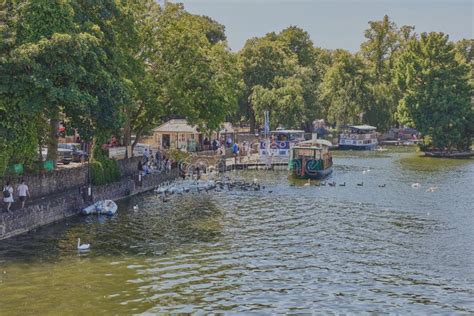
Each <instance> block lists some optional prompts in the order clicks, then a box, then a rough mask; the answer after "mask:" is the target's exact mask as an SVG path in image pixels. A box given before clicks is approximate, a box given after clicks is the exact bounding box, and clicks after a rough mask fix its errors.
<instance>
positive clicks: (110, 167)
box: [91, 148, 120, 185]
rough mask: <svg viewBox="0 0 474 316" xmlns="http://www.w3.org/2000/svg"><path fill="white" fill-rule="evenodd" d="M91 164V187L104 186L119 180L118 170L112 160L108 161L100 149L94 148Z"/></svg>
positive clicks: (114, 161)
mask: <svg viewBox="0 0 474 316" xmlns="http://www.w3.org/2000/svg"><path fill="white" fill-rule="evenodd" d="M94 157H95V158H94V160H93V161H92V162H91V181H92V184H93V185H104V184H107V183H112V182H114V181H117V180H119V179H120V169H119V167H118V163H117V161H116V160H114V159H109V158H108V157H107V155H106V153H104V152H103V151H102V149H100V148H96V150H95V154H94Z"/></svg>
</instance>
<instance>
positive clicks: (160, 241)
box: [0, 194, 222, 263]
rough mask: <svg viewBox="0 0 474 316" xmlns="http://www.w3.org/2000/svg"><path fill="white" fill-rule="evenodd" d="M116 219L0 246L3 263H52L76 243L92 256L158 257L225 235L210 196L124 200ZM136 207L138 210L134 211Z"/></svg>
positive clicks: (78, 223) (81, 222)
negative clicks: (79, 240) (163, 199)
mask: <svg viewBox="0 0 474 316" xmlns="http://www.w3.org/2000/svg"><path fill="white" fill-rule="evenodd" d="M118 205H119V213H118V214H116V215H115V216H112V217H110V216H104V215H99V216H96V215H92V216H88V217H85V216H81V215H79V216H74V217H72V218H69V219H66V220H64V221H61V222H59V223H53V224H50V225H47V226H44V227H40V228H38V229H35V230H33V231H31V232H29V233H26V234H23V235H20V236H16V237H13V238H10V239H7V240H4V241H1V242H0V263H1V262H2V261H3V262H5V261H12V260H13V261H21V262H29V263H34V262H35V261H54V260H57V259H58V257H61V256H75V255H77V250H76V247H77V238H81V243H90V244H91V251H90V252H89V253H88V254H87V253H85V254H84V255H88V256H103V255H105V256H116V255H122V256H125V255H160V254H162V253H166V252H167V251H169V250H171V249H173V248H175V247H179V246H180V245H182V244H186V243H194V242H210V241H212V240H213V239H215V238H217V237H218V235H219V234H221V230H222V226H221V225H220V222H219V219H220V218H221V217H222V211H221V210H220V209H219V208H218V206H217V205H216V203H215V202H214V201H212V200H211V199H210V197H209V196H208V195H201V196H197V195H196V196H183V197H180V198H178V197H174V198H173V199H171V201H169V202H167V203H164V202H162V201H161V199H160V198H159V197H158V196H157V195H155V194H144V195H141V196H139V197H134V198H130V199H125V200H122V201H120V202H119V203H118ZM134 205H138V206H139V208H138V210H134V208H133V206H134Z"/></svg>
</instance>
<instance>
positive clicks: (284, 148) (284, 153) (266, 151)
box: [259, 140, 290, 157]
mask: <svg viewBox="0 0 474 316" xmlns="http://www.w3.org/2000/svg"><path fill="white" fill-rule="evenodd" d="M259 154H260V156H267V155H271V154H273V156H274V157H288V156H289V154H290V142H289V141H278V140H273V141H265V140H262V141H260V147H259Z"/></svg>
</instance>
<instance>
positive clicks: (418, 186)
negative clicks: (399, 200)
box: [411, 182, 421, 189]
mask: <svg viewBox="0 0 474 316" xmlns="http://www.w3.org/2000/svg"><path fill="white" fill-rule="evenodd" d="M411 187H412V188H413V189H419V188H420V187H421V184H419V183H418V182H415V183H412V184H411Z"/></svg>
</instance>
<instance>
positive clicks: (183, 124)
mask: <svg viewBox="0 0 474 316" xmlns="http://www.w3.org/2000/svg"><path fill="white" fill-rule="evenodd" d="M153 132H160V133H165V132H168V133H192V134H195V133H199V131H198V130H197V126H195V125H194V126H192V125H189V124H188V121H186V120H185V119H173V120H169V121H168V122H166V123H163V124H161V125H160V126H158V127H157V128H155V129H153Z"/></svg>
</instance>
